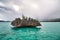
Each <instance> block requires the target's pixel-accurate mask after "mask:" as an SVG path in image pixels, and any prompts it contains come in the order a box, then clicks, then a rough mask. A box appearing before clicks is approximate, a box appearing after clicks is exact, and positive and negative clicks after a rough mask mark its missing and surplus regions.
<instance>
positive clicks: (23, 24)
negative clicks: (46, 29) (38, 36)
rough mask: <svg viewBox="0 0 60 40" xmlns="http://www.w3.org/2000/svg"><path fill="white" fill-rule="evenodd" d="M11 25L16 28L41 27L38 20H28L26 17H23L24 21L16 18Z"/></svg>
mask: <svg viewBox="0 0 60 40" xmlns="http://www.w3.org/2000/svg"><path fill="white" fill-rule="evenodd" d="M11 25H13V26H15V27H26V26H27V27H30V26H32V27H33V26H41V24H40V22H39V21H38V20H36V19H32V18H27V17H25V16H24V15H23V16H22V19H20V18H16V19H15V20H13V21H12V22H11Z"/></svg>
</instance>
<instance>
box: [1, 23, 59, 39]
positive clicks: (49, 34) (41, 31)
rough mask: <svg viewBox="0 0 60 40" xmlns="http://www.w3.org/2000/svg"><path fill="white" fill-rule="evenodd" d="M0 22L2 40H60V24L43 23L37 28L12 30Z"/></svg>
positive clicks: (8, 24)
mask: <svg viewBox="0 0 60 40" xmlns="http://www.w3.org/2000/svg"><path fill="white" fill-rule="evenodd" d="M10 23H11V22H0V40H60V22H41V24H42V26H38V27H37V28H12V27H13V26H11V25H10Z"/></svg>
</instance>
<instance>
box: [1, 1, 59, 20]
mask: <svg viewBox="0 0 60 40" xmlns="http://www.w3.org/2000/svg"><path fill="white" fill-rule="evenodd" d="M0 3H1V5H0V15H3V16H1V17H0V18H1V19H2V18H3V19H6V20H13V19H14V18H16V17H21V15H22V12H23V14H24V15H25V16H30V17H33V18H38V19H40V20H43V19H55V18H60V9H59V8H60V6H59V0H0ZM18 7H19V9H18Z"/></svg>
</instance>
